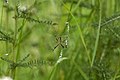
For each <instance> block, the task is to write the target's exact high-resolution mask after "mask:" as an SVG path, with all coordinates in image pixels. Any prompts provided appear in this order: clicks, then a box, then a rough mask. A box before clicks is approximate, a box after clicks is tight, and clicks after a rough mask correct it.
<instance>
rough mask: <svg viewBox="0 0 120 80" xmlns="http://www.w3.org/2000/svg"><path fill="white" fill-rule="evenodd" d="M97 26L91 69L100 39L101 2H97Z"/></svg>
mask: <svg viewBox="0 0 120 80" xmlns="http://www.w3.org/2000/svg"><path fill="white" fill-rule="evenodd" d="M98 2H99V25H98V30H97V37H96V41H95V47H94V52H93V56H92V63H91V67H92V66H93V63H94V60H95V56H96V52H97V47H98V43H99V37H100V30H101V16H102V14H101V3H100V2H101V1H100V0H99V1H98Z"/></svg>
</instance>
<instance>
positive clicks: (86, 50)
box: [61, 1, 91, 64]
mask: <svg viewBox="0 0 120 80" xmlns="http://www.w3.org/2000/svg"><path fill="white" fill-rule="evenodd" d="M61 2H62V4H63V5H64V7H65V8H66V9H67V10H68V11H69V9H68V8H67V7H66V5H65V4H64V2H63V1H61ZM69 13H70V14H71V16H72V18H73V19H74V21H75V22H76V26H77V28H78V33H79V36H80V39H81V41H82V44H83V46H84V48H85V52H86V54H87V57H88V60H89V63H90V64H91V58H90V55H89V52H88V49H87V46H86V43H85V40H84V37H83V33H82V30H81V28H80V26H79V24H78V22H77V20H76V18H75V16H74V15H73V14H72V12H71V11H69Z"/></svg>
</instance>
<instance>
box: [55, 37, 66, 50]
mask: <svg viewBox="0 0 120 80" xmlns="http://www.w3.org/2000/svg"><path fill="white" fill-rule="evenodd" d="M56 41H57V45H56V46H55V47H54V49H53V50H55V49H56V48H57V47H58V46H61V47H62V48H67V46H68V40H67V39H65V40H63V39H62V37H61V36H60V37H57V38H56Z"/></svg>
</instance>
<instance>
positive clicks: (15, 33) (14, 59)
mask: <svg viewBox="0 0 120 80" xmlns="http://www.w3.org/2000/svg"><path fill="white" fill-rule="evenodd" d="M14 16H15V29H14V43H13V61H14V62H17V61H16V55H17V53H16V42H17V33H18V31H17V29H18V23H17V22H18V19H17V17H16V16H17V6H16V4H15V11H14ZM15 72H16V68H14V69H12V70H11V77H12V78H13V79H15Z"/></svg>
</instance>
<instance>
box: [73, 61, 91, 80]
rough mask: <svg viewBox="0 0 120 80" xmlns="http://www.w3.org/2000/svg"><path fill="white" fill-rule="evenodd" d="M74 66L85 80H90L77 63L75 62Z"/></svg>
mask: <svg viewBox="0 0 120 80" xmlns="http://www.w3.org/2000/svg"><path fill="white" fill-rule="evenodd" d="M73 64H74V65H75V67H76V69H77V70H78V71H79V72H80V74H81V75H82V76H83V78H84V79H85V80H89V78H88V77H87V75H86V74H85V73H84V72H83V70H82V68H81V67H80V66H79V65H78V64H77V63H76V62H75V61H73Z"/></svg>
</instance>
